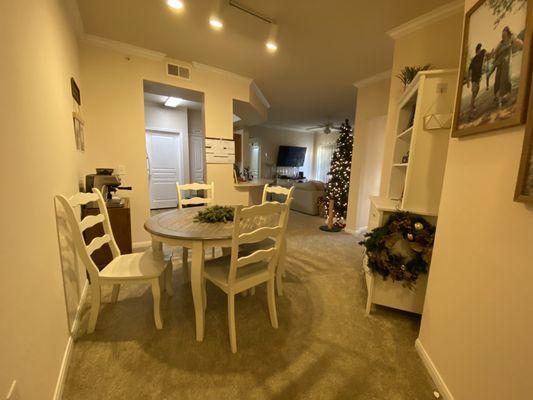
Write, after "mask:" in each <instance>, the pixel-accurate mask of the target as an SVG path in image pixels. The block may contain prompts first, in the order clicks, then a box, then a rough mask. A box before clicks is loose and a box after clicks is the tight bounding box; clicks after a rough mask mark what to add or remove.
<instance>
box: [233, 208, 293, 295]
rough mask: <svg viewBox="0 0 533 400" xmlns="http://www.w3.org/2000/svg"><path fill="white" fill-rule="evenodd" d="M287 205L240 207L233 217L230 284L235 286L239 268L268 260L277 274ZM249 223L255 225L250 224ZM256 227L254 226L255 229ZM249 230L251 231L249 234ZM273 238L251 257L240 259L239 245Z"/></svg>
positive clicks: (271, 268) (271, 270)
mask: <svg viewBox="0 0 533 400" xmlns="http://www.w3.org/2000/svg"><path fill="white" fill-rule="evenodd" d="M287 212H288V206H287V205H286V204H281V203H263V204H261V205H257V206H251V207H246V208H243V207H242V206H237V207H236V208H235V212H234V217H233V236H232V246H231V261H230V270H229V275H228V282H229V284H230V285H232V284H233V283H234V282H235V279H236V276H237V269H238V268H242V267H246V266H248V265H250V264H254V263H257V262H261V261H268V266H267V268H268V272H269V273H271V274H274V273H275V266H276V263H275V262H276V259H277V257H278V253H279V249H280V245H281V239H282V236H283V233H284V226H285V225H284V221H285V217H286V214H287ZM250 221H253V224H252V225H250ZM254 224H255V226H254ZM250 228H251V229H252V230H251V231H250ZM265 239H272V244H271V245H269V246H268V247H266V248H265V247H264V246H262V247H261V248H260V249H258V250H256V251H253V252H252V253H251V254H248V255H246V256H241V257H239V245H240V244H245V243H259V242H263V241H264V240H265Z"/></svg>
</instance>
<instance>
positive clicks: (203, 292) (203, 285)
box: [202, 278, 207, 311]
mask: <svg viewBox="0 0 533 400" xmlns="http://www.w3.org/2000/svg"><path fill="white" fill-rule="evenodd" d="M202 300H203V303H204V311H205V310H206V308H207V289H206V281H205V278H204V279H202Z"/></svg>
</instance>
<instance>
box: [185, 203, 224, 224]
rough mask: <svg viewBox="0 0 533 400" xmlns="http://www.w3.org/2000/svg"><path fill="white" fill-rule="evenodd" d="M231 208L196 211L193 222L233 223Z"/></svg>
mask: <svg viewBox="0 0 533 400" xmlns="http://www.w3.org/2000/svg"><path fill="white" fill-rule="evenodd" d="M233 211H234V209H233V207H226V206H211V207H207V208H206V209H205V210H202V211H198V214H197V215H196V216H195V217H194V222H206V223H209V224H214V223H217V222H228V221H233Z"/></svg>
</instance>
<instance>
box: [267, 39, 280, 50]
mask: <svg viewBox="0 0 533 400" xmlns="http://www.w3.org/2000/svg"><path fill="white" fill-rule="evenodd" d="M266 48H267V49H268V51H271V52H274V51H276V50H277V49H278V45H277V44H276V43H275V42H272V41H268V42H266Z"/></svg>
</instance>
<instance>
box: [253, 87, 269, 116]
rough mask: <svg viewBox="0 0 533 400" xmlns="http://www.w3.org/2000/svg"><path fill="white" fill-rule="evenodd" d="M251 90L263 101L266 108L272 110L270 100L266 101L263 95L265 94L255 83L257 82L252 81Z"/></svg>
mask: <svg viewBox="0 0 533 400" xmlns="http://www.w3.org/2000/svg"><path fill="white" fill-rule="evenodd" d="M250 89H251V90H252V92H254V93H255V95H256V96H257V97H258V98H259V100H260V101H261V103H263V105H264V106H265V108H267V109H269V108H270V103H269V102H268V100H267V99H266V97H265V95H264V94H263V92H262V91H261V89H259V86H257V83H255V81H252V83H251V84H250Z"/></svg>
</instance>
